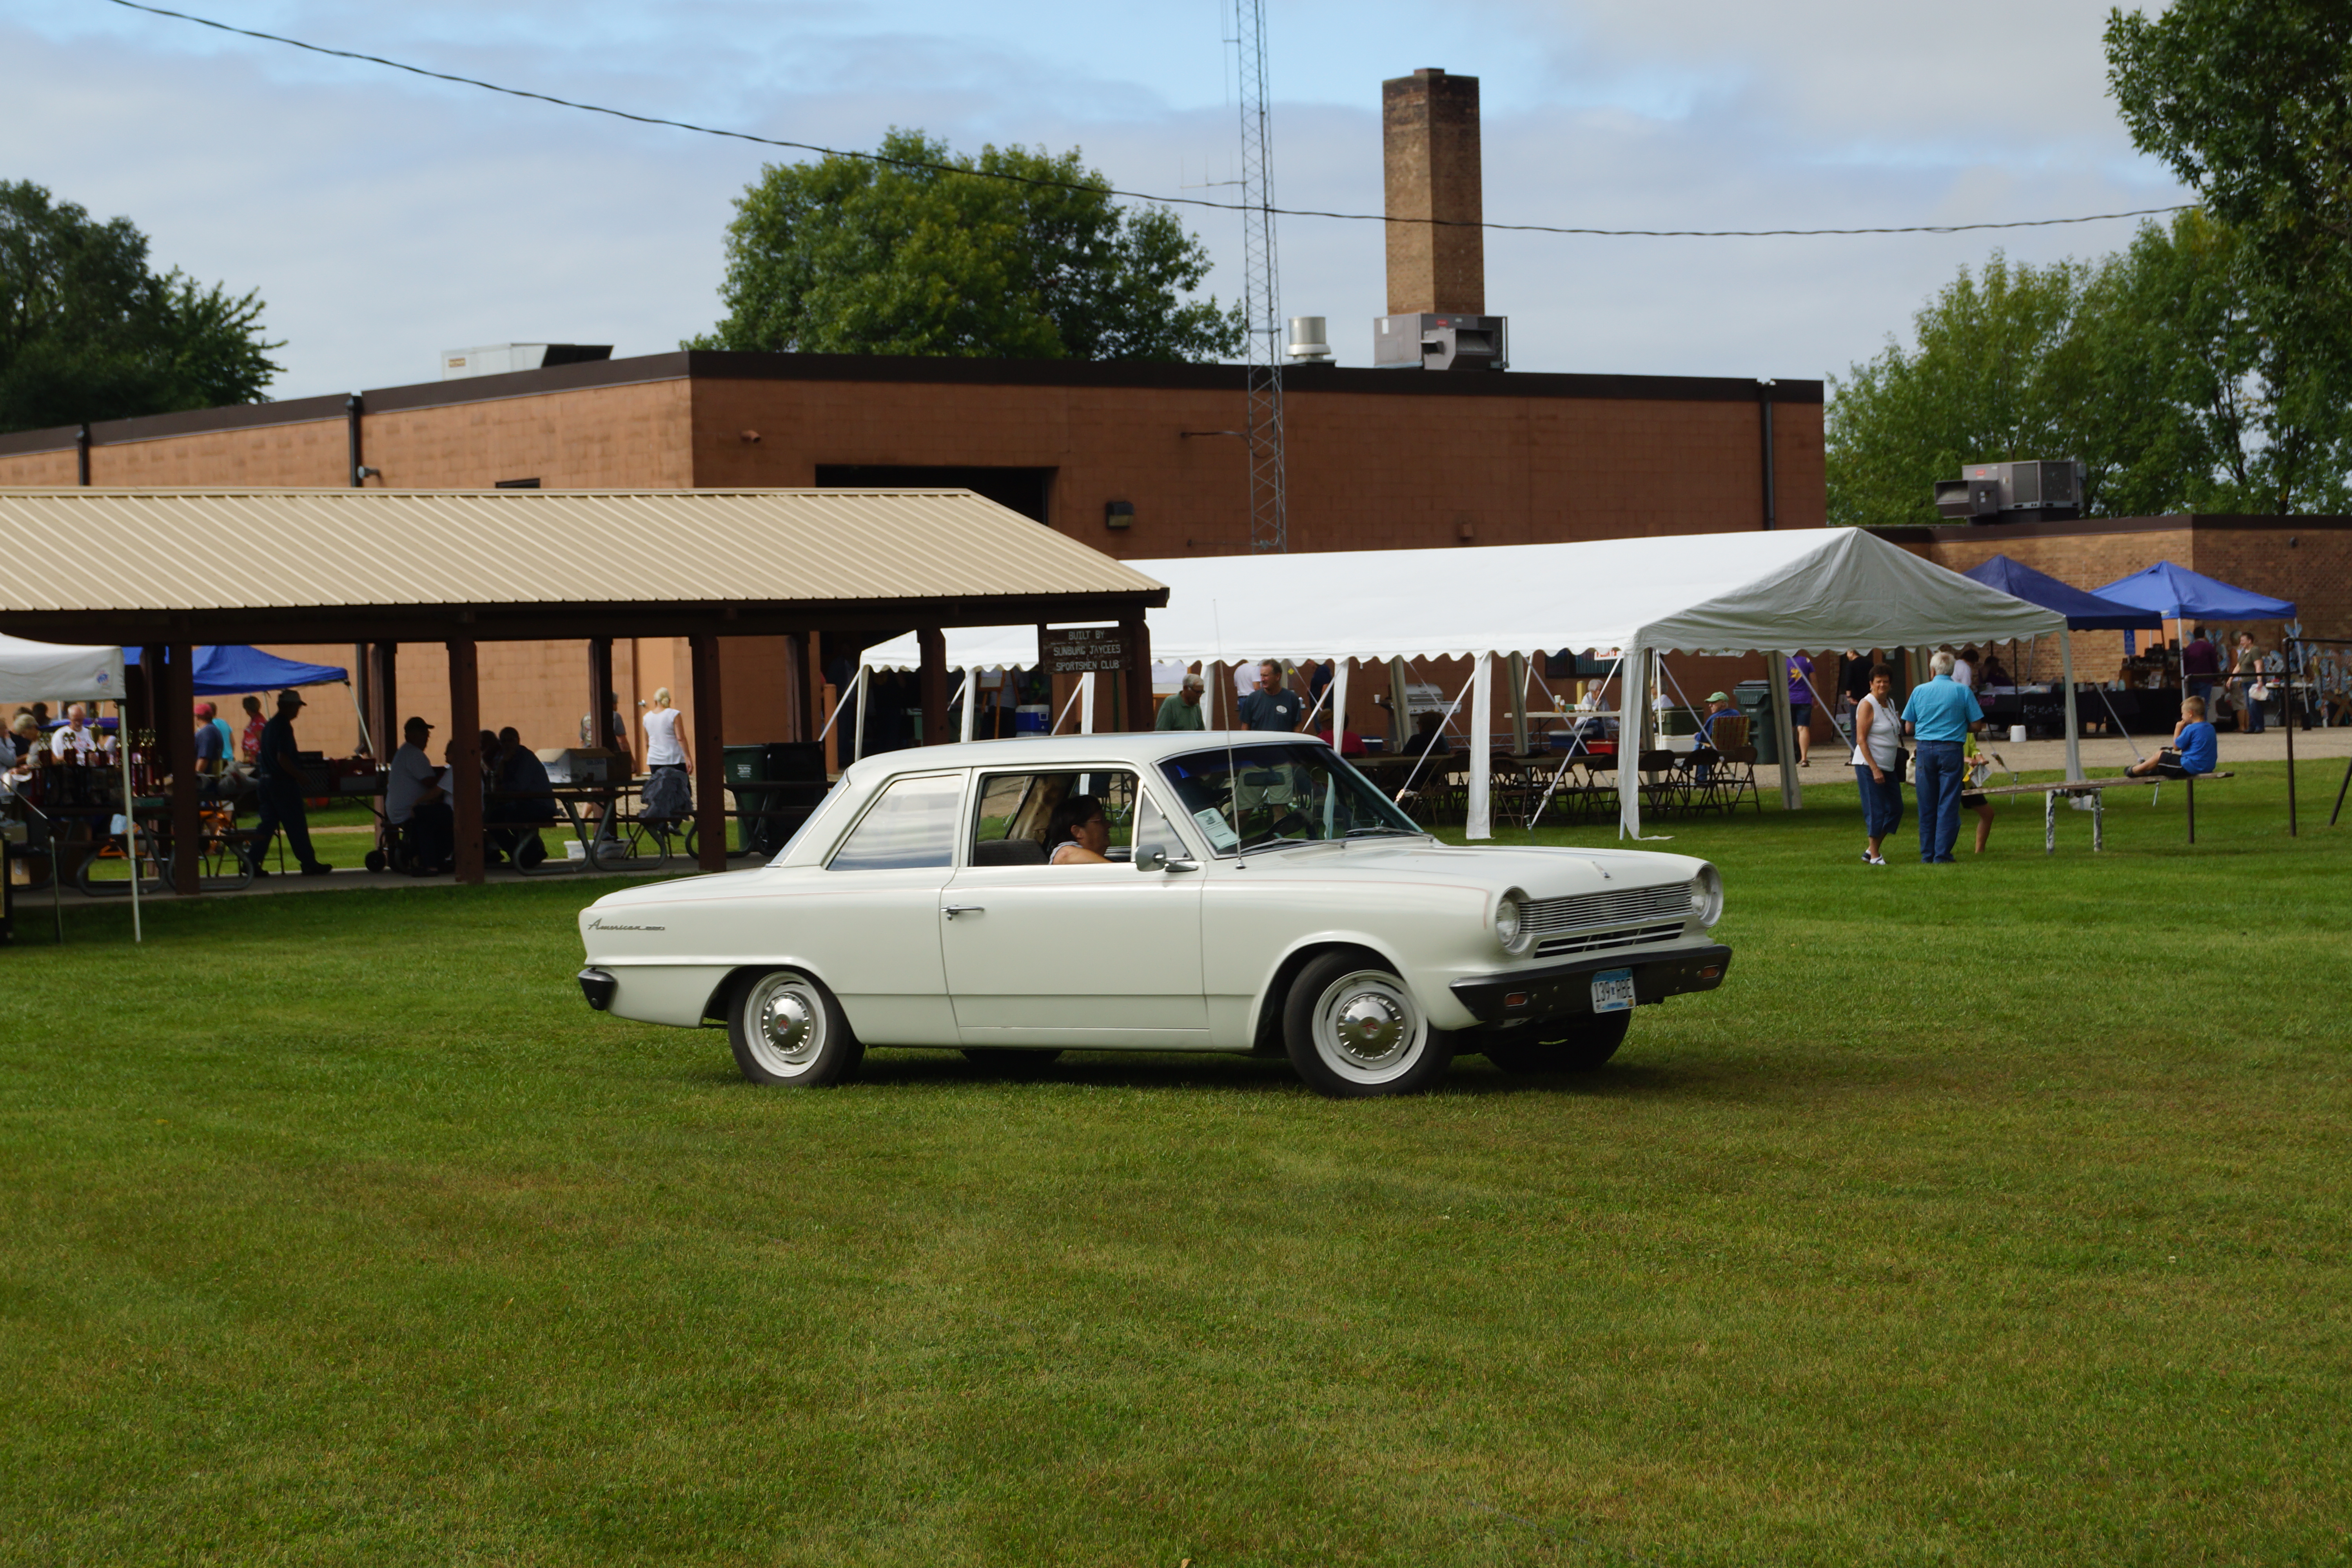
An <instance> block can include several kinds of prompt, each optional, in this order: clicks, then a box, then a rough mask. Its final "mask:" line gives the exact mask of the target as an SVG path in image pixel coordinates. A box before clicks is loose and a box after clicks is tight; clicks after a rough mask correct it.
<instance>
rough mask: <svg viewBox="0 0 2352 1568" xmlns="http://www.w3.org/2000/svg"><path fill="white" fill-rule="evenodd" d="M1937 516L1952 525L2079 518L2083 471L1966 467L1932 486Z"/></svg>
mask: <svg viewBox="0 0 2352 1568" xmlns="http://www.w3.org/2000/svg"><path fill="white" fill-rule="evenodd" d="M1936 510H1937V511H1940V512H1942V513H1943V514H1944V515H1945V516H1946V517H1948V518H1950V519H1952V520H1953V521H1955V522H2031V521H2038V520H2041V519H2043V518H2050V519H2057V518H2069V517H2080V516H2082V515H2083V465H2082V464H2080V463H2077V462H2074V461H2071V460H2068V461H2061V462H2054V463H2050V462H2023V463H1970V464H1969V466H1968V467H1967V468H1963V469H1961V470H1960V477H1959V478H1958V479H1938V480H1937V481H1936Z"/></svg>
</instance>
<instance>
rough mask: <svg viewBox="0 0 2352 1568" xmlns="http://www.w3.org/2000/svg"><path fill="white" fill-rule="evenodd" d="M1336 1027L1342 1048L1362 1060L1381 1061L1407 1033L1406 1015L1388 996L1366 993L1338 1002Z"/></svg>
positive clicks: (1366, 1061) (1368, 1061)
mask: <svg viewBox="0 0 2352 1568" xmlns="http://www.w3.org/2000/svg"><path fill="white" fill-rule="evenodd" d="M1334 1027H1335V1028H1336V1030H1337V1032H1338V1034H1339V1047H1340V1048H1341V1049H1342V1050H1344V1051H1346V1052H1347V1053H1348V1054H1349V1056H1351V1057H1353V1058H1356V1059H1357V1060H1358V1061H1360V1062H1365V1063H1371V1062H1376V1061H1379V1060H1380V1059H1381V1058H1383V1057H1385V1056H1387V1055H1388V1054H1389V1053H1390V1052H1391V1051H1393V1050H1394V1049H1396V1045H1397V1041H1398V1040H1399V1039H1401V1038H1402V1037H1403V1035H1404V1015H1403V1014H1402V1012H1400V1011H1399V1010H1398V1007H1397V1005H1396V1004H1395V1003H1393V1002H1391V1001H1390V1000H1389V999H1388V998H1387V997H1385V996H1382V995H1379V994H1375V993H1371V992H1366V993H1363V994H1359V995H1355V996H1350V997H1349V998H1348V1000H1347V1001H1345V1002H1343V1003H1341V1004H1340V1005H1339V1018H1338V1019H1337V1020H1336V1022H1335V1025H1334Z"/></svg>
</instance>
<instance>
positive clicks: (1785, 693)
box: [1764, 653, 1805, 811]
mask: <svg viewBox="0 0 2352 1568" xmlns="http://www.w3.org/2000/svg"><path fill="white" fill-rule="evenodd" d="M1764 683H1765V685H1764V689H1765V690H1767V691H1768V692H1769V693H1770V694H1771V698H1772V737H1773V739H1774V740H1776V741H1778V742H1780V809H1781V810H1783V811H1795V810H1796V809H1797V808H1799V807H1800V806H1801V805H1804V804H1805V798H1804V795H1803V792H1802V791H1801V789H1800V788H1799V786H1798V784H1797V716H1796V715H1795V714H1794V713H1792V712H1790V710H1789V656H1788V655H1787V654H1786V653H1768V654H1766V655H1765V656H1764Z"/></svg>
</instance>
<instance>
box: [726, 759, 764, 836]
mask: <svg viewBox="0 0 2352 1568" xmlns="http://www.w3.org/2000/svg"><path fill="white" fill-rule="evenodd" d="M725 753H726V754H725V763H726V772H727V792H728V793H729V794H730V795H733V796H734V797H735V810H736V811H737V813H738V814H739V815H738V816H736V818H735V826H736V839H735V844H736V847H737V848H739V849H749V850H757V849H759V848H760V847H761V845H762V843H763V841H764V839H765V837H766V834H765V832H764V831H763V830H764V829H765V828H766V826H767V819H766V818H765V817H761V816H755V815H752V814H754V813H758V812H762V811H765V810H767V809H768V791H767V790H766V789H765V788H764V787H762V786H764V785H765V784H767V782H768V748H767V747H766V746H765V745H764V744H762V745H756V746H729V747H727V748H725Z"/></svg>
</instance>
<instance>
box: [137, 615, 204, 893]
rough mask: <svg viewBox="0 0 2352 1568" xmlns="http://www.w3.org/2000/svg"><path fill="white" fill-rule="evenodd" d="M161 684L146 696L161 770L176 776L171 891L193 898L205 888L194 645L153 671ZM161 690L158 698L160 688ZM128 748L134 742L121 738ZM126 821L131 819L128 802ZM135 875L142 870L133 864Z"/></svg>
mask: <svg viewBox="0 0 2352 1568" xmlns="http://www.w3.org/2000/svg"><path fill="white" fill-rule="evenodd" d="M155 674H156V675H159V676H161V677H162V678H163V679H161V680H157V679H152V677H151V678H150V679H149V681H148V687H147V689H148V691H149V692H150V693H151V694H152V696H153V697H154V698H155V700H153V701H151V702H150V703H149V704H148V707H149V709H150V710H151V712H152V720H151V721H152V723H153V724H154V726H155V739H156V741H157V742H158V744H159V745H160V747H161V749H162V751H163V766H164V767H165V768H166V769H167V770H169V772H170V773H171V775H172V847H173V850H174V851H175V853H174V854H173V858H172V890H173V892H175V893H179V894H182V895H192V894H194V893H195V892H197V891H198V890H200V889H201V887H202V882H201V873H202V871H203V869H204V867H203V862H202V860H201V859H200V858H199V857H198V856H197V854H196V840H197V838H198V837H200V836H201V835H202V834H203V832H204V816H203V812H202V810H201V809H200V805H199V792H200V791H201V790H202V788H203V785H202V784H201V782H200V781H199V780H198V779H197V777H196V734H195V714H194V708H195V705H196V650H195V647H194V645H193V644H190V643H184V642H175V643H173V645H172V646H171V648H170V649H169V650H168V655H167V662H166V663H165V664H164V665H163V668H161V669H158V670H157V671H155ZM159 686H160V687H161V688H162V690H161V691H160V692H158V691H157V690H156V688H157V687H159ZM122 743H123V744H124V745H126V746H127V745H129V744H130V743H131V737H130V736H128V735H125V736H123V737H122ZM122 810H123V815H124V816H129V815H131V805H130V803H128V802H126V803H125V804H124V805H123V808H122ZM131 875H132V877H133V878H134V879H135V878H136V877H137V875H138V868H137V866H136V864H135V863H134V865H133V867H132V869H131Z"/></svg>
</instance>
